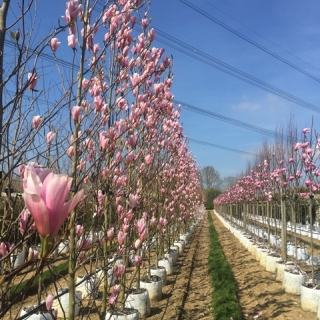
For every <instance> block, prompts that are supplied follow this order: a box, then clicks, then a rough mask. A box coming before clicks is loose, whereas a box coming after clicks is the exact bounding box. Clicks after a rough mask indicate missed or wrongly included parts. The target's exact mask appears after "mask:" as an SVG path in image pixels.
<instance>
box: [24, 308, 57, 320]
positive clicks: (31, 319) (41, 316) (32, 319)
mask: <svg viewBox="0 0 320 320" xmlns="http://www.w3.org/2000/svg"><path fill="white" fill-rule="evenodd" d="M35 308H37V306H30V307H26V308H23V309H22V310H21V313H20V317H22V316H24V315H25V314H27V313H29V312H31V311H32V310H33V309H35ZM24 319H28V320H53V316H52V315H51V313H50V312H48V311H47V310H45V311H42V312H39V311H37V312H35V313H32V314H31V315H30V316H28V317H25V318H24Z"/></svg>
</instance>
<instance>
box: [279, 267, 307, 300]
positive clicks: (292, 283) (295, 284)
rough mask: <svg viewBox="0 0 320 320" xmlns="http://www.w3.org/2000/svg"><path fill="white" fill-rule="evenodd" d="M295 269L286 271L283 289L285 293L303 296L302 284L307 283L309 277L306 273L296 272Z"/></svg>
mask: <svg viewBox="0 0 320 320" xmlns="http://www.w3.org/2000/svg"><path fill="white" fill-rule="evenodd" d="M295 270H296V269H295V268H293V269H291V270H289V269H285V270H284V272H283V279H282V288H283V290H284V291H285V292H287V293H291V294H294V295H300V294H301V284H302V283H305V282H306V280H307V276H306V274H305V273H304V272H299V271H297V272H295Z"/></svg>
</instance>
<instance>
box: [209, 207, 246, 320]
mask: <svg viewBox="0 0 320 320" xmlns="http://www.w3.org/2000/svg"><path fill="white" fill-rule="evenodd" d="M208 220H209V233H210V254H209V274H210V276H211V283H212V287H213V292H212V299H213V302H212V306H213V316H214V318H215V319H217V320H230V319H233V320H243V319H244V317H243V314H242V310H241V306H240V304H239V301H238V297H237V283H236V280H235V278H234V275H233V272H232V269H231V267H230V265H229V264H228V262H227V260H226V257H225V255H224V253H223V250H222V247H221V244H220V242H219V239H218V233H217V231H216V229H215V228H214V226H213V221H212V217H211V214H210V212H209V211H208Z"/></svg>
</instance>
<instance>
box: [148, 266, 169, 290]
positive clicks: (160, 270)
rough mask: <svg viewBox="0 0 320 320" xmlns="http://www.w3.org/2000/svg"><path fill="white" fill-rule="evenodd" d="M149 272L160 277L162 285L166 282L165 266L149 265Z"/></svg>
mask: <svg viewBox="0 0 320 320" xmlns="http://www.w3.org/2000/svg"><path fill="white" fill-rule="evenodd" d="M150 273H151V275H152V276H158V277H160V278H161V281H162V287H163V286H165V285H166V284H167V271H166V268H165V267H160V266H158V268H156V267H155V266H151V268H150Z"/></svg>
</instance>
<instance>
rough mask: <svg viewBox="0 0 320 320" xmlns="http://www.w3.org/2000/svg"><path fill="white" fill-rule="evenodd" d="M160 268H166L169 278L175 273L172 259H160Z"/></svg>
mask: <svg viewBox="0 0 320 320" xmlns="http://www.w3.org/2000/svg"><path fill="white" fill-rule="evenodd" d="M158 266H160V267H165V269H166V272H167V275H168V276H169V275H171V274H172V273H173V265H172V259H166V258H164V259H160V260H159V261H158Z"/></svg>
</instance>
